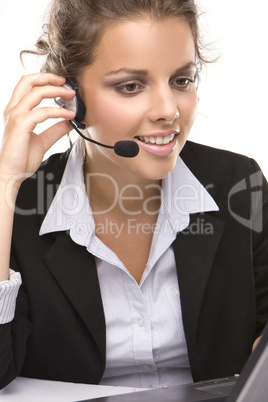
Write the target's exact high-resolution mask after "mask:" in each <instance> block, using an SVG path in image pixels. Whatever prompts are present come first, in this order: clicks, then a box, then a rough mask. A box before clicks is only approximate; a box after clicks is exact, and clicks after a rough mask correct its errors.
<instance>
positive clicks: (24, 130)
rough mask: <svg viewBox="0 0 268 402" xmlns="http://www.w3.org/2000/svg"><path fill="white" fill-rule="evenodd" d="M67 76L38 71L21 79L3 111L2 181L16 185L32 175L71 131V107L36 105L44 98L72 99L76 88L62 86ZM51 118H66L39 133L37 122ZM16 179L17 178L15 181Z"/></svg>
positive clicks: (0, 159) (0, 160) (0, 163)
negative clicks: (67, 108)
mask: <svg viewBox="0 0 268 402" xmlns="http://www.w3.org/2000/svg"><path fill="white" fill-rule="evenodd" d="M64 83H65V78H63V77H60V76H57V75H54V74H50V73H38V74H31V75H26V76H23V77H22V78H21V80H20V81H19V83H18V85H17V86H16V87H15V89H14V91H13V94H12V97H11V99H10V102H9V103H8V105H7V107H6V109H5V111H4V123H5V126H4V133H3V140H2V146H1V149H0V181H1V182H5V183H8V181H9V180H10V179H12V180H13V182H14V180H15V182H16V185H17V186H18V188H19V186H20V184H21V182H22V181H23V180H25V178H26V177H27V176H29V175H31V174H33V173H34V172H35V171H36V170H37V169H38V167H39V166H40V164H41V162H42V160H43V157H44V154H45V153H46V152H47V151H48V150H49V148H51V146H52V145H53V144H55V143H56V142H57V141H58V140H59V139H60V138H61V137H63V136H64V135H65V134H67V133H68V132H69V131H70V128H71V127H70V124H69V123H68V121H67V120H71V119H73V118H74V117H75V114H74V113H73V112H71V111H69V110H66V109H63V108H59V107H57V106H56V105H55V107H39V108H37V106H38V105H39V104H40V102H41V101H42V100H43V99H53V98H56V97H63V98H66V99H71V98H73V97H74V95H75V91H73V90H69V89H66V88H64V87H62V85H63V84H64ZM49 118H56V119H58V118H62V119H65V120H63V121H60V122H59V123H56V124H54V125H53V126H51V127H49V128H48V129H46V130H45V131H43V132H42V133H41V134H39V135H37V134H35V133H34V130H35V128H36V126H37V124H39V123H42V122H44V121H46V120H47V119H49ZM16 179H17V180H16Z"/></svg>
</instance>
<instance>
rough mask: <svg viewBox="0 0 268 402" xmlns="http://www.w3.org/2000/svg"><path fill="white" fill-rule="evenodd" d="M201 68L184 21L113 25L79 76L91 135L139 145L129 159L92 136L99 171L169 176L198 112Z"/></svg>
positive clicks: (90, 149)
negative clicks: (100, 144) (135, 154)
mask: <svg viewBox="0 0 268 402" xmlns="http://www.w3.org/2000/svg"><path fill="white" fill-rule="evenodd" d="M195 75H196V65H195V46H194V41H193V37H192V33H191V29H190V27H189V26H188V24H187V23H186V22H185V21H184V20H182V19H179V18H175V17H174V18H167V19H165V20H162V21H160V22H155V21H151V20H149V19H144V20H137V21H128V22H122V23H121V22H120V23H118V24H116V25H114V26H112V27H110V28H108V29H107V30H106V31H105V33H104V35H103V37H102V40H101V42H100V44H99V46H98V49H97V57H96V60H95V62H94V63H93V64H92V65H91V66H89V67H88V68H87V69H86V70H85V71H84V73H83V75H82V77H81V86H82V91H83V98H84V102H85V104H86V109H87V113H86V118H85V120H86V124H87V127H88V132H89V136H90V137H91V138H93V139H95V140H97V141H99V142H102V143H104V144H107V145H114V144H115V143H116V142H117V141H119V140H133V141H136V142H137V143H138V145H139V148H140V152H139V154H138V155H137V156H136V157H134V158H126V157H121V156H118V155H116V154H115V153H114V152H113V151H112V150H110V149H106V148H102V147H99V146H98V145H93V144H91V143H87V152H88V155H89V160H90V164H91V166H94V171H100V172H103V171H104V172H107V173H109V174H113V173H114V174H116V175H120V174H122V175H126V174H127V175H134V176H135V177H136V178H144V179H149V180H159V179H161V178H163V177H165V176H167V175H168V173H169V172H171V171H172V170H173V168H174V166H175V163H176V159H177V157H178V155H179V153H180V151H181V150H182V148H183V146H184V144H185V141H186V139H187V137H188V135H189V132H190V130H191V127H192V125H193V122H194V119H195V116H196V112H197V104H198V100H197V93H196V87H195V83H194V78H195ZM117 177H119V176H117ZM128 178H129V179H130V177H128Z"/></svg>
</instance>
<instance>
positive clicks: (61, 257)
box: [43, 232, 106, 361]
mask: <svg viewBox="0 0 268 402" xmlns="http://www.w3.org/2000/svg"><path fill="white" fill-rule="evenodd" d="M43 260H44V261H45V263H46V265H47V267H48V269H49V270H50V272H51V273H52V275H53V277H54V279H55V280H56V281H57V283H58V285H59V286H60V288H61V289H62V291H63V292H64V293H65V295H66V296H67V298H68V299H69V301H70V303H71V304H72V305H73V307H74V308H75V310H76V312H77V314H78V315H79V316H80V317H81V319H82V321H83V322H84V324H85V325H86V327H87V328H88V330H89V332H90V333H91V335H92V337H93V339H94V340H95V342H96V345H97V347H98V348H99V351H100V354H101V357H102V359H103V360H102V361H105V344H106V336H105V318H104V312H103V305H102V301H101V293H100V287H99V281H98V276H97V270H96V265H95V260H94V256H93V255H91V254H90V253H89V252H88V251H87V250H86V248H85V247H82V246H79V245H77V244H76V243H74V242H73V241H72V240H71V239H70V236H69V235H68V234H67V233H66V232H63V233H60V234H59V236H58V237H57V239H56V241H55V242H54V244H53V245H52V247H51V248H50V249H49V251H48V252H47V254H46V255H45V256H44V257H43Z"/></svg>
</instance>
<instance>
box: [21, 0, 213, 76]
mask: <svg viewBox="0 0 268 402" xmlns="http://www.w3.org/2000/svg"><path fill="white" fill-rule="evenodd" d="M146 16H147V17H148V16H149V17H150V18H151V19H152V20H156V21H157V20H162V19H164V18H166V17H172V16H176V17H180V18H183V19H184V20H185V21H186V22H187V23H188V24H189V26H190V28H191V31H192V35H193V39H194V44H195V49H196V62H197V63H198V64H199V65H200V67H201V66H202V64H204V63H206V62H207V60H206V59H205V57H204V55H203V54H202V51H203V47H202V45H201V41H200V36H199V29H198V14H197V9H196V5H195V2H194V0H53V1H52V4H51V8H50V12H49V19H48V23H47V24H46V26H45V28H46V32H45V34H44V35H42V36H41V37H40V38H39V39H38V41H37V43H36V47H37V51H36V52H31V51H30V52H28V51H26V53H34V54H38V55H43V56H46V61H45V63H44V65H43V67H42V71H43V72H52V73H55V74H59V75H62V76H64V77H69V78H71V79H75V80H78V81H79V76H80V74H81V73H82V71H83V70H84V69H85V68H86V67H87V66H89V65H90V64H91V63H93V61H94V58H95V56H96V48H97V45H98V43H99V42H100V40H101V38H102V35H103V32H104V30H105V29H106V28H107V27H108V26H109V25H111V24H115V23H117V22H118V21H129V20H134V19H139V18H144V17H146ZM23 53H25V51H24V52H22V55H23Z"/></svg>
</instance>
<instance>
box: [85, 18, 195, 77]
mask: <svg viewBox="0 0 268 402" xmlns="http://www.w3.org/2000/svg"><path fill="white" fill-rule="evenodd" d="M190 61H191V62H194V61H195V45H194V40H193V36H192V32H191V28H190V27H189V25H188V24H187V22H185V21H184V20H182V19H180V18H177V17H171V18H166V19H164V20H161V21H153V20H151V19H143V20H135V21H127V22H119V23H117V24H114V25H112V26H110V27H108V28H107V29H106V30H105V32H104V34H103V37H102V39H101V41H100V43H99V45H98V48H97V57H96V59H95V62H94V63H93V65H92V66H91V67H90V68H93V69H94V66H95V68H96V69H100V70H101V71H104V70H107V72H108V71H114V70H115V71H116V70H118V69H122V68H133V66H135V68H136V69H139V68H142V69H146V66H147V65H148V66H151V65H152V64H156V65H160V64H161V65H164V64H165V63H167V64H175V65H176V66H177V68H178V67H180V66H182V65H184V64H186V63H189V62H190Z"/></svg>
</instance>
